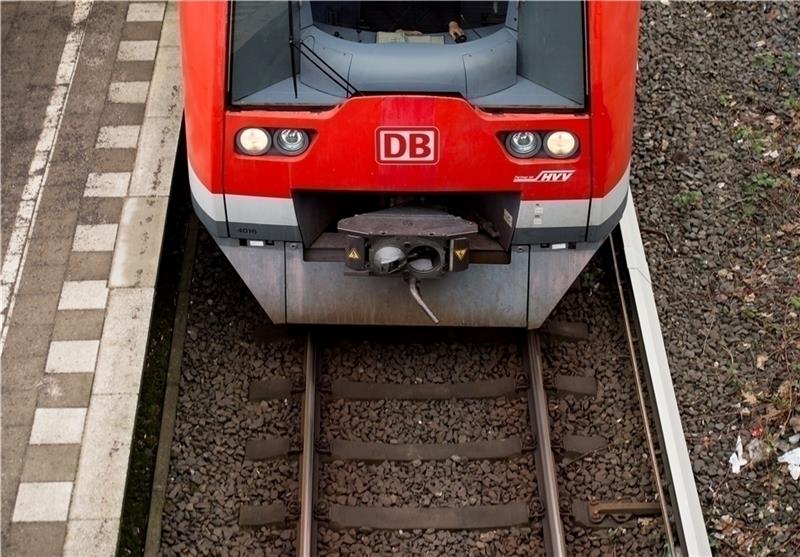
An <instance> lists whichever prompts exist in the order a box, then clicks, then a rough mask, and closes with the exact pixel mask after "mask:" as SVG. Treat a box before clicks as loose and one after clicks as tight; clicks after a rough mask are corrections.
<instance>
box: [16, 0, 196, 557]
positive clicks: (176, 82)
mask: <svg viewBox="0 0 800 557" xmlns="http://www.w3.org/2000/svg"><path fill="white" fill-rule="evenodd" d="M181 113H182V101H181V91H180V55H179V48H178V29H177V6H176V4H175V3H173V2H169V3H167V2H131V3H127V2H92V1H91V0H77V1H75V2H3V3H2V128H3V132H2V183H3V191H2V196H3V200H2V201H3V204H2V313H0V319H1V320H2V337H0V347H1V349H2V362H1V363H2V418H1V419H2V523H1V524H0V528H2V553H3V554H4V555H14V556H22V555H37V556H49V555H74V556H81V557H87V556H94V555H97V556H101V555H103V556H104V555H114V554H115V553H116V546H117V539H118V534H119V524H120V516H121V510H122V502H123V495H124V490H125V484H126V477H127V471H128V462H129V458H130V448H131V438H132V433H133V426H134V420H135V414H136V409H137V402H138V398H139V389H140V383H141V374H142V368H143V364H144V361H145V351H146V346H147V338H148V333H149V326H150V315H151V311H152V306H153V299H154V286H155V281H156V274H157V271H158V261H159V255H160V250H161V244H162V237H163V231H164V223H165V219H166V212H167V201H168V197H169V188H170V184H171V177H172V169H173V165H174V159H175V152H176V145H177V142H178V136H179V130H180V123H181Z"/></svg>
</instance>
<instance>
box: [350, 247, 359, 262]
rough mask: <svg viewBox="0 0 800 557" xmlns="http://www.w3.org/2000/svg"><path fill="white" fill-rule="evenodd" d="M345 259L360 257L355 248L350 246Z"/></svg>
mask: <svg viewBox="0 0 800 557" xmlns="http://www.w3.org/2000/svg"><path fill="white" fill-rule="evenodd" d="M347 259H361V256H360V255H358V250H357V249H356V248H350V251H348V252H347Z"/></svg>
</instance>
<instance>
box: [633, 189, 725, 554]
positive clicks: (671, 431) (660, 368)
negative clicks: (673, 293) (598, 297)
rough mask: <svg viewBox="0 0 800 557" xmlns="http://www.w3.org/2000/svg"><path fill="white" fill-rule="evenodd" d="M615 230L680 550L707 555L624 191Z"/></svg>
mask: <svg viewBox="0 0 800 557" xmlns="http://www.w3.org/2000/svg"><path fill="white" fill-rule="evenodd" d="M620 231H621V232H622V243H623V247H624V250H625V259H626V261H627V266H628V272H629V274H630V281H631V287H632V289H633V296H634V301H635V303H636V318H637V320H638V321H639V327H640V329H641V335H642V345H643V347H644V351H645V357H646V359H647V371H648V373H649V376H650V384H651V386H652V390H653V399H654V400H653V402H654V403H655V405H656V409H657V411H658V415H659V417H660V419H661V427H662V432H663V435H662V437H663V442H664V451H665V453H666V457H667V465H668V468H669V470H668V471H669V475H670V478H671V480H672V487H673V493H672V495H673V497H674V498H675V501H674V503H675V506H676V507H677V511H678V515H677V516H678V519H679V524H678V527H679V529H680V532H681V536H680V539H681V541H682V542H683V543H684V544H685V546H684V547H683V553H684V554H685V555H688V556H690V557H705V556H709V557H710V556H711V547H710V545H709V542H708V533H707V532H706V528H705V521H704V520H703V510H702V508H701V506H700V498H699V496H698V494H697V486H696V485H695V481H694V474H693V472H692V463H691V461H690V460H689V450H688V448H687V446H686V439H685V438H684V435H683V426H682V424H681V416H680V413H679V412H678V401H677V399H676V398H675V390H674V388H673V385H672V375H671V374H670V370H669V362H668V360H667V352H666V349H665V347H664V338H663V336H662V334H661V325H660V323H659V321H658V311H657V309H656V301H655V297H654V296H653V288H652V284H651V282H650V272H649V270H648V267H647V258H646V257H645V253H644V245H643V244H642V237H641V234H640V232H639V222H638V220H637V218H636V209H635V207H634V205H633V199H632V198H631V196H628V201H627V204H626V206H625V212H624V213H623V215H622V220H620Z"/></svg>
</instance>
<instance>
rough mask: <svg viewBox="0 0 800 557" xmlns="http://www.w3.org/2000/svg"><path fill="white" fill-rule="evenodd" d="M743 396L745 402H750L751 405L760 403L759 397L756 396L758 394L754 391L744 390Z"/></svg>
mask: <svg viewBox="0 0 800 557" xmlns="http://www.w3.org/2000/svg"><path fill="white" fill-rule="evenodd" d="M742 398H743V399H744V401H745V403H746V404H749V405H750V406H755V405H756V404H758V398H756V395H754V394H753V393H750V392H747V391H742Z"/></svg>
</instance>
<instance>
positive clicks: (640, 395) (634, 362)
mask: <svg viewBox="0 0 800 557" xmlns="http://www.w3.org/2000/svg"><path fill="white" fill-rule="evenodd" d="M608 243H609V244H610V245H611V260H612V261H613V263H614V277H615V278H616V283H617V292H618V293H619V304H620V307H621V308H622V321H623V323H624V325H625V340H626V343H627V345H628V352H629V353H630V357H631V367H632V368H633V381H634V383H635V384H636V397H637V399H638V400H639V410H640V411H641V413H642V421H643V422H644V434H645V437H646V438H647V452H648V454H649V455H650V465H651V467H652V468H653V476H654V477H655V480H656V490H657V491H658V503H659V507H661V517H662V518H663V519H664V530H665V531H666V532H665V533H666V535H667V543H668V544H669V549H670V554H671V555H674V554H675V537H674V536H673V535H672V525H671V523H670V519H669V510H668V509H667V498H666V496H665V494H664V484H663V483H662V479H661V470H660V469H659V466H658V456H656V445H655V442H654V441H653V433H652V431H651V430H650V419H649V417H648V412H647V403H646V402H645V397H644V388H643V387H642V378H641V376H640V374H639V359H638V358H637V356H636V346H635V345H634V342H633V332H632V331H631V321H630V315H629V314H628V304H627V301H626V298H625V289H624V288H623V286H622V276H621V274H620V272H619V261H618V258H617V248H616V247H615V246H614V237H613V235H612V236H611V237H610V238H609V241H608Z"/></svg>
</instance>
